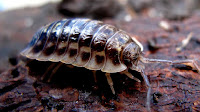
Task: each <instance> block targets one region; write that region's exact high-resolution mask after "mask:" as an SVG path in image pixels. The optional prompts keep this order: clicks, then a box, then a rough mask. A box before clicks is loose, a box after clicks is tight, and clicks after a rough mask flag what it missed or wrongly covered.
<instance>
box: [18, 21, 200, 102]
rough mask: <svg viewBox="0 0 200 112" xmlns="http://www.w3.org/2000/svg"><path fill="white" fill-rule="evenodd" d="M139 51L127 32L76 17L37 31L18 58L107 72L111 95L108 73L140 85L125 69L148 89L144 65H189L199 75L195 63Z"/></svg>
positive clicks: (56, 22) (135, 41) (137, 44)
mask: <svg viewBox="0 0 200 112" xmlns="http://www.w3.org/2000/svg"><path fill="white" fill-rule="evenodd" d="M142 51H143V46H142V44H141V43H140V42H139V41H137V40H136V38H134V37H130V36H129V35H128V34H127V33H126V32H124V31H122V30H120V29H117V28H116V27H114V26H112V25H108V24H103V22H101V21H96V20H90V19H80V18H77V19H63V20H59V21H55V22H53V23H51V24H49V25H46V26H44V27H42V28H40V29H39V30H38V31H37V32H36V33H35V35H34V36H33V38H32V40H31V42H30V43H29V44H28V46H27V47H26V48H25V49H24V50H23V51H22V52H21V55H23V56H25V57H27V58H31V59H36V60H39V61H52V62H62V63H64V64H72V65H74V66H77V67H85V68H87V69H90V70H101V71H103V72H106V74H105V75H106V77H107V81H108V84H109V85H110V88H111V90H112V92H113V94H115V91H114V88H113V82H112V79H111V77H110V73H116V72H120V73H122V74H125V75H127V76H128V77H130V78H131V79H135V80H136V81H139V82H140V80H139V79H137V78H135V77H134V76H133V75H132V74H130V73H129V72H128V69H132V70H136V71H138V72H141V75H142V76H143V78H144V81H145V83H146V85H147V86H148V87H150V83H149V81H148V78H147V76H146V75H145V73H144V69H145V68H144V63H168V64H179V63H192V64H193V65H194V67H195V68H196V69H197V71H198V72H199V70H200V69H199V68H198V66H197V64H196V63H195V61H194V60H179V61H170V60H161V59H149V58H144V57H143V56H142V55H141V53H142ZM148 98H149V96H148ZM148 103H149V102H148Z"/></svg>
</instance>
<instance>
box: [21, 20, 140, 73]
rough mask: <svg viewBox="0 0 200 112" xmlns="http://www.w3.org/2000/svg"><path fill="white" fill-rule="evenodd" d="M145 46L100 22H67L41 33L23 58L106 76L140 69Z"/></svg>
mask: <svg viewBox="0 0 200 112" xmlns="http://www.w3.org/2000/svg"><path fill="white" fill-rule="evenodd" d="M142 49H143V48H142V45H141V44H140V43H139V42H138V41H137V40H136V39H135V38H133V37H130V36H129V35H128V34H127V33H126V32H124V31H122V30H120V29H117V28H116V27H114V26H112V25H108V24H103V23H102V22H101V21H96V20H90V19H79V18H78V19H64V20H60V21H55V22H53V23H51V24H49V25H46V26H44V27H42V28H41V29H39V30H38V31H37V32H36V33H35V35H34V36H33V39H32V41H31V42H30V43H29V44H28V46H27V47H26V49H24V50H23V51H22V52H21V54H22V55H23V56H26V57H28V58H31V59H36V60H40V61H53V62H62V63H65V64H72V65H74V66H78V67H85V68H87V69H90V70H101V71H103V72H107V73H116V72H122V71H124V70H126V69H128V68H130V67H131V68H133V67H135V66H137V62H138V59H139V58H138V57H139V55H140V54H141V52H142Z"/></svg>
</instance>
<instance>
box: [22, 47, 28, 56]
mask: <svg viewBox="0 0 200 112" xmlns="http://www.w3.org/2000/svg"><path fill="white" fill-rule="evenodd" d="M29 51H30V49H29V48H25V49H24V50H22V51H21V52H20V55H22V56H25V57H26V56H27V54H28V53H29Z"/></svg>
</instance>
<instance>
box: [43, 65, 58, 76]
mask: <svg viewBox="0 0 200 112" xmlns="http://www.w3.org/2000/svg"><path fill="white" fill-rule="evenodd" d="M55 65H56V63H52V64H51V65H50V66H49V67H48V68H47V70H46V72H45V73H44V74H43V75H42V77H41V80H44V78H45V77H46V76H47V75H48V73H49V71H50V70H51V69H53V68H54V67H55Z"/></svg>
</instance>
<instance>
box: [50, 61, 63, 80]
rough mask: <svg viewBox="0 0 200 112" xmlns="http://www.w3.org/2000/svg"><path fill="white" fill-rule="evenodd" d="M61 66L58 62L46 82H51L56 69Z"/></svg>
mask: <svg viewBox="0 0 200 112" xmlns="http://www.w3.org/2000/svg"><path fill="white" fill-rule="evenodd" d="M62 65H63V63H61V62H59V63H58V65H57V66H56V67H55V68H54V69H53V71H52V72H51V75H50V77H49V79H48V82H50V81H51V79H52V77H53V75H54V74H55V73H56V72H57V71H58V69H59V68H60V67H61V66H62Z"/></svg>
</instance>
